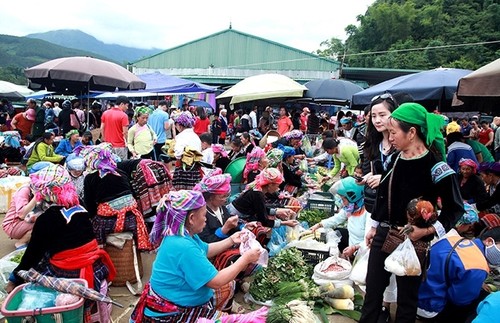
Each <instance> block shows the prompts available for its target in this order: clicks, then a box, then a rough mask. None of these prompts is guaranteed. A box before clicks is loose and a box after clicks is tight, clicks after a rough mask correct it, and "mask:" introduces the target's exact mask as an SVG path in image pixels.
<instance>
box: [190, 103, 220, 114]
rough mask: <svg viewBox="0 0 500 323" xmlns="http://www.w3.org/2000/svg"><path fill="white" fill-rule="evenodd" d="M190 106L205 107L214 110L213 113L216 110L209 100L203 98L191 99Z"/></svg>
mask: <svg viewBox="0 0 500 323" xmlns="http://www.w3.org/2000/svg"><path fill="white" fill-rule="evenodd" d="M189 106H193V107H202V108H205V109H207V110H210V111H212V113H213V111H214V108H213V107H212V106H211V105H210V103H208V102H207V101H203V100H195V101H191V102H189Z"/></svg>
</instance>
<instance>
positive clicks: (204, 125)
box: [193, 107, 210, 136]
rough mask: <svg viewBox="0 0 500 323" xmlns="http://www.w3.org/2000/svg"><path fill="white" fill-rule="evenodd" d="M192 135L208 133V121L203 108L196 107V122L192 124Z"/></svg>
mask: <svg viewBox="0 0 500 323" xmlns="http://www.w3.org/2000/svg"><path fill="white" fill-rule="evenodd" d="M193 129H194V133H195V134H197V135H198V136H199V135H201V134H202V133H205V132H210V119H208V116H207V112H206V111H205V108H203V107H196V121H195V122H194V126H193Z"/></svg>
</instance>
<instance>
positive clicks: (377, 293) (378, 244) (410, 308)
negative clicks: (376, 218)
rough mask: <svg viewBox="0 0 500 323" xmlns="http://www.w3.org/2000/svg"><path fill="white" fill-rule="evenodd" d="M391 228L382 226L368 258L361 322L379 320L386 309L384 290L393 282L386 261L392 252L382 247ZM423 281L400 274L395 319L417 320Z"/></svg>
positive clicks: (397, 279) (400, 321) (397, 281)
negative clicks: (419, 290) (383, 305)
mask: <svg viewBox="0 0 500 323" xmlns="http://www.w3.org/2000/svg"><path fill="white" fill-rule="evenodd" d="M388 231H389V228H385V227H381V226H379V227H378V228H377V233H376V234H375V237H374V238H373V242H372V246H371V250H370V257H369V260H368V273H367V275H366V294H365V300H364V303H363V308H362V310H361V319H360V320H359V322H360V323H371V322H373V323H377V320H378V317H379V314H380V311H381V309H382V301H383V296H384V290H385V288H386V287H387V286H388V285H389V278H390V277H391V273H390V272H388V271H386V270H385V269H384V261H385V259H386V258H387V256H389V254H387V253H385V252H382V250H381V248H382V245H383V243H384V240H385V237H386V235H387V232H388ZM421 281H422V277H421V276H396V283H397V287H398V298H397V311H396V320H395V322H398V323H405V322H408V323H410V322H411V323H415V318H416V316H417V305H418V289H419V287H420V282H421Z"/></svg>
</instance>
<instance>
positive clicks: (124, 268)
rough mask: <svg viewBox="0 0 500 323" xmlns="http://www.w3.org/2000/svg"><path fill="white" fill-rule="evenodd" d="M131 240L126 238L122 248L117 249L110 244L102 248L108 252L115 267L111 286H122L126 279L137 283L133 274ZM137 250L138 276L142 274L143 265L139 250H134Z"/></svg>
mask: <svg viewBox="0 0 500 323" xmlns="http://www.w3.org/2000/svg"><path fill="white" fill-rule="evenodd" d="M132 242H133V240H132V239H130V240H127V242H125V245H124V246H123V249H119V248H117V247H115V246H112V245H106V246H105V247H104V250H106V252H107V253H108V254H109V256H110V257H111V260H112V261H113V264H114V265H115V269H116V276H115V279H113V286H118V287H122V286H125V283H126V282H127V281H128V282H130V283H131V284H135V283H137V278H136V275H135V268H134V250H133V243H132ZM136 252H137V263H138V266H139V274H140V277H142V275H143V272H144V270H143V266H142V258H141V252H140V251H139V250H136Z"/></svg>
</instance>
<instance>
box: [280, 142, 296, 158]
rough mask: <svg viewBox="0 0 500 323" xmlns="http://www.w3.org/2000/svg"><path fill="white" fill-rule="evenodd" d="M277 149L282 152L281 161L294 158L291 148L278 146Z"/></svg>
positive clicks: (293, 150)
mask: <svg viewBox="0 0 500 323" xmlns="http://www.w3.org/2000/svg"><path fill="white" fill-rule="evenodd" d="M278 149H279V150H281V151H283V159H287V158H288V157H290V156H295V149H294V148H293V147H290V146H283V145H282V144H279V145H278Z"/></svg>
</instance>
